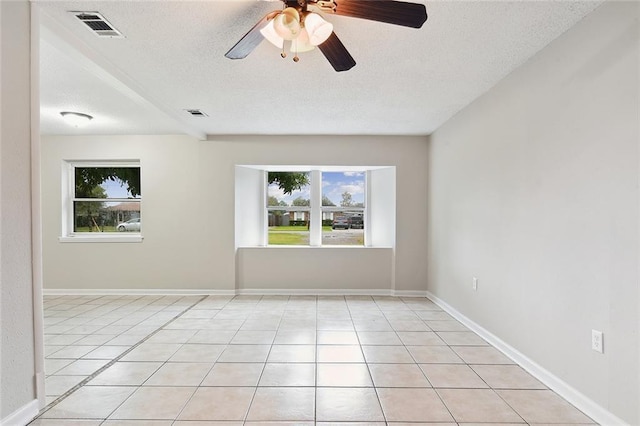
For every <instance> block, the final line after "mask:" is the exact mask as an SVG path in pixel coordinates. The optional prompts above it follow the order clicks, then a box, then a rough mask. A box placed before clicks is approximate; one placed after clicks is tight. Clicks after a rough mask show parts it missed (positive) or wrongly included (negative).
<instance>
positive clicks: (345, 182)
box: [268, 172, 365, 206]
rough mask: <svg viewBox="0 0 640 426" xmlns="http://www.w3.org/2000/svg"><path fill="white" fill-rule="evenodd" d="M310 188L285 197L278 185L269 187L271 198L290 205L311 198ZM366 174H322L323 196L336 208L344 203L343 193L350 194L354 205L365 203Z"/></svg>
mask: <svg viewBox="0 0 640 426" xmlns="http://www.w3.org/2000/svg"><path fill="white" fill-rule="evenodd" d="M309 190H310V187H309V186H306V187H304V188H302V190H301V191H294V192H293V193H292V194H291V195H285V194H284V193H283V192H282V190H281V189H280V188H278V186H277V185H269V191H268V192H269V196H270V197H271V196H274V197H276V198H277V199H278V200H279V201H285V202H286V203H287V204H288V205H291V202H292V201H293V200H295V199H296V198H298V197H302V198H304V199H307V200H308V199H309V198H310V193H309ZM364 191H365V173H364V172H322V195H325V196H327V197H328V198H329V199H330V200H331V201H333V203H334V204H335V205H336V206H339V205H340V203H341V202H342V193H343V192H349V193H350V194H351V197H352V200H353V202H354V203H364Z"/></svg>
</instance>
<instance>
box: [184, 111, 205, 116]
mask: <svg viewBox="0 0 640 426" xmlns="http://www.w3.org/2000/svg"><path fill="white" fill-rule="evenodd" d="M185 111H187V112H188V113H189V114H191V115H192V116H193V117H208V115H207V114H205V113H204V112H202V111H200V110H199V109H185Z"/></svg>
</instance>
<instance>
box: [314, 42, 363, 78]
mask: <svg viewBox="0 0 640 426" xmlns="http://www.w3.org/2000/svg"><path fill="white" fill-rule="evenodd" d="M318 48H319V49H320V51H321V52H322V54H323V55H324V56H325V58H327V60H328V61H329V63H330V64H331V66H332V67H333V69H334V70H336V71H338V72H340V71H347V70H350V69H351V68H353V67H354V66H355V64H356V61H355V60H354V59H353V57H352V56H351V54H350V53H349V51H348V50H347V48H346V47H344V44H342V42H341V41H340V39H339V38H338V36H337V35H336V33H334V32H332V33H331V35H330V36H329V38H328V39H327V40H326V41H325V42H324V43H322V44H320V45H318Z"/></svg>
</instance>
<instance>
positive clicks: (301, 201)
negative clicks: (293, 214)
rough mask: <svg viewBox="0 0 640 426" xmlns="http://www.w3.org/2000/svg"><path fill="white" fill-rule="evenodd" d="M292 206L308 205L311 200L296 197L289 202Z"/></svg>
mask: <svg viewBox="0 0 640 426" xmlns="http://www.w3.org/2000/svg"><path fill="white" fill-rule="evenodd" d="M291 205H292V206H298V207H309V206H310V205H311V200H305V199H304V198H302V197H298V198H296V199H295V200H293V202H292V203H291Z"/></svg>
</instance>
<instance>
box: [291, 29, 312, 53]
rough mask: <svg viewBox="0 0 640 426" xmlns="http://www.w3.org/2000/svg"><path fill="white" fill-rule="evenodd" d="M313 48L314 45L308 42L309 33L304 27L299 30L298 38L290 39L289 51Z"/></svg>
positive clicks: (296, 51) (304, 50)
mask: <svg viewBox="0 0 640 426" xmlns="http://www.w3.org/2000/svg"><path fill="white" fill-rule="evenodd" d="M315 48H316V47H315V46H314V45H313V44H311V43H310V42H309V33H308V32H307V30H306V28H302V29H301V30H300V35H299V36H298V38H296V39H294V40H291V52H293V53H303V52H309V51H311V50H313V49H315Z"/></svg>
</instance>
